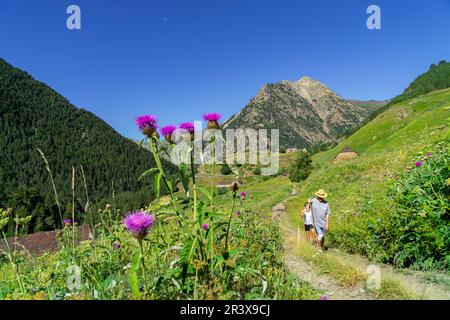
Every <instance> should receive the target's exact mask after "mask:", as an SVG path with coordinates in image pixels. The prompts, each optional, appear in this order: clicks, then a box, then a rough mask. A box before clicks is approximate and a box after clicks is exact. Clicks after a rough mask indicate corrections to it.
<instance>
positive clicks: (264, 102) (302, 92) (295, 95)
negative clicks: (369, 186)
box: [224, 77, 373, 147]
mask: <svg viewBox="0 0 450 320" xmlns="http://www.w3.org/2000/svg"><path fill="white" fill-rule="evenodd" d="M372 111H373V108H365V107H363V106H358V105H355V104H353V103H350V102H348V101H346V100H344V99H343V98H341V97H340V96H338V95H337V94H335V93H334V92H333V91H331V90H330V89H328V88H327V87H326V86H325V85H323V84H322V83H320V82H319V81H316V80H314V79H311V78H309V77H303V78H301V79H300V80H299V81H297V82H290V81H282V82H280V83H276V84H266V85H264V86H263V87H262V88H261V90H260V91H259V92H258V94H257V95H256V96H255V97H254V98H253V99H252V100H250V102H249V103H248V104H247V106H246V107H245V108H244V109H242V110H241V111H240V112H238V113H236V114H235V115H233V116H232V117H231V118H230V119H229V120H228V121H226V122H225V123H224V128H225V129H227V128H254V129H260V128H265V129H279V130H280V144H281V145H285V146H292V147H294V146H295V147H311V146H313V145H316V144H318V143H321V142H324V143H329V142H333V141H336V140H337V139H338V138H339V137H341V136H342V135H344V134H345V132H346V131H347V130H351V129H353V128H354V127H356V126H358V125H359V124H361V123H362V122H363V121H364V119H365V118H366V117H367V116H369V115H370V113H371V112H372Z"/></svg>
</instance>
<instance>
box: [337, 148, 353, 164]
mask: <svg viewBox="0 0 450 320" xmlns="http://www.w3.org/2000/svg"><path fill="white" fill-rule="evenodd" d="M357 157H359V154H358V153H357V152H355V151H353V150H352V149H351V148H350V147H348V146H347V147H345V148H344V149H342V151H341V152H340V153H339V154H338V155H337V156H336V158H335V159H334V162H340V161H343V160H349V159H354V158H357Z"/></svg>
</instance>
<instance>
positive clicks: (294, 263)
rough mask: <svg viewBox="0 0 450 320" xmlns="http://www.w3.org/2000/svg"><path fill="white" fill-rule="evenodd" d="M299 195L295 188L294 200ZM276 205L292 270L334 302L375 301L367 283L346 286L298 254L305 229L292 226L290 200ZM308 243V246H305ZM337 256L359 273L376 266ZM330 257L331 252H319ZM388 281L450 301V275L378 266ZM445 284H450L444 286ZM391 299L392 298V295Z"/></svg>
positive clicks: (275, 215) (360, 259) (421, 296)
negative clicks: (287, 208) (367, 288)
mask: <svg viewBox="0 0 450 320" xmlns="http://www.w3.org/2000/svg"><path fill="white" fill-rule="evenodd" d="M296 195H297V192H296V190H295V189H294V190H293V192H292V194H291V196H290V198H292V197H295V196H296ZM290 198H288V199H286V200H285V201H283V202H281V203H279V204H277V205H275V206H274V207H273V208H272V219H273V220H274V221H276V222H278V223H279V226H280V231H281V235H282V238H283V247H284V252H285V255H284V262H285V264H286V266H287V267H288V269H289V270H290V271H291V272H293V273H295V274H296V275H297V276H298V277H299V278H300V279H302V280H304V281H307V282H309V283H310V284H311V285H312V286H313V287H314V288H316V289H318V290H321V291H323V292H325V293H326V294H327V295H328V296H329V298H330V299H333V300H373V299H376V298H377V297H376V296H375V295H374V294H372V293H370V292H368V291H367V290H366V281H359V282H358V283H356V284H355V285H352V286H347V287H345V286H342V285H340V284H339V283H338V282H337V281H336V280H335V279H333V278H332V277H330V276H329V275H328V274H323V273H321V272H320V271H319V270H318V268H317V267H316V266H314V265H313V264H312V263H310V262H308V261H305V260H303V259H302V258H301V257H300V256H299V254H298V248H299V241H302V242H304V241H306V240H305V239H304V232H303V230H298V227H297V226H296V225H294V224H292V221H290V219H289V217H288V215H287V213H286V207H285V203H286V202H287V201H288V200H289V199H290ZM303 244H304V243H303ZM332 251H333V255H335V256H336V255H338V256H339V258H341V259H343V260H348V261H351V263H352V265H354V266H356V267H357V268H358V269H359V270H367V268H368V267H369V266H373V265H374V264H372V263H370V262H368V261H367V260H366V259H365V258H364V257H360V256H356V255H349V254H347V253H344V252H340V251H339V250H332ZM317 254H318V255H320V254H327V253H317ZM376 266H377V267H378V268H379V270H380V272H381V274H382V275H383V277H384V279H389V281H391V282H395V283H397V284H398V285H399V286H400V287H402V288H404V289H405V291H406V292H411V293H412V295H413V296H414V297H415V298H419V299H445V300H448V299H450V289H449V287H448V284H449V283H450V278H449V277H448V275H439V274H437V273H431V272H419V271H411V270H398V269H394V268H393V267H391V266H387V265H382V264H376ZM438 276H439V277H440V279H441V280H440V281H437V282H436V281H435V282H433V278H436V277H438ZM442 283H447V285H443V284H442ZM384 298H386V296H385V297H384ZM388 298H389V296H388Z"/></svg>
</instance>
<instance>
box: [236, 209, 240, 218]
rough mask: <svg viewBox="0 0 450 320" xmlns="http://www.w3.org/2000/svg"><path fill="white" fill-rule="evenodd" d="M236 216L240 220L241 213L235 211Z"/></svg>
mask: <svg viewBox="0 0 450 320" xmlns="http://www.w3.org/2000/svg"><path fill="white" fill-rule="evenodd" d="M236 215H237V217H238V218H240V217H241V211H239V210H238V211H236Z"/></svg>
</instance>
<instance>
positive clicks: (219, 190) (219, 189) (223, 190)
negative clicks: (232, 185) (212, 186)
mask: <svg viewBox="0 0 450 320" xmlns="http://www.w3.org/2000/svg"><path fill="white" fill-rule="evenodd" d="M216 193H217V194H218V195H224V194H227V193H228V188H217V189H216Z"/></svg>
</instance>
